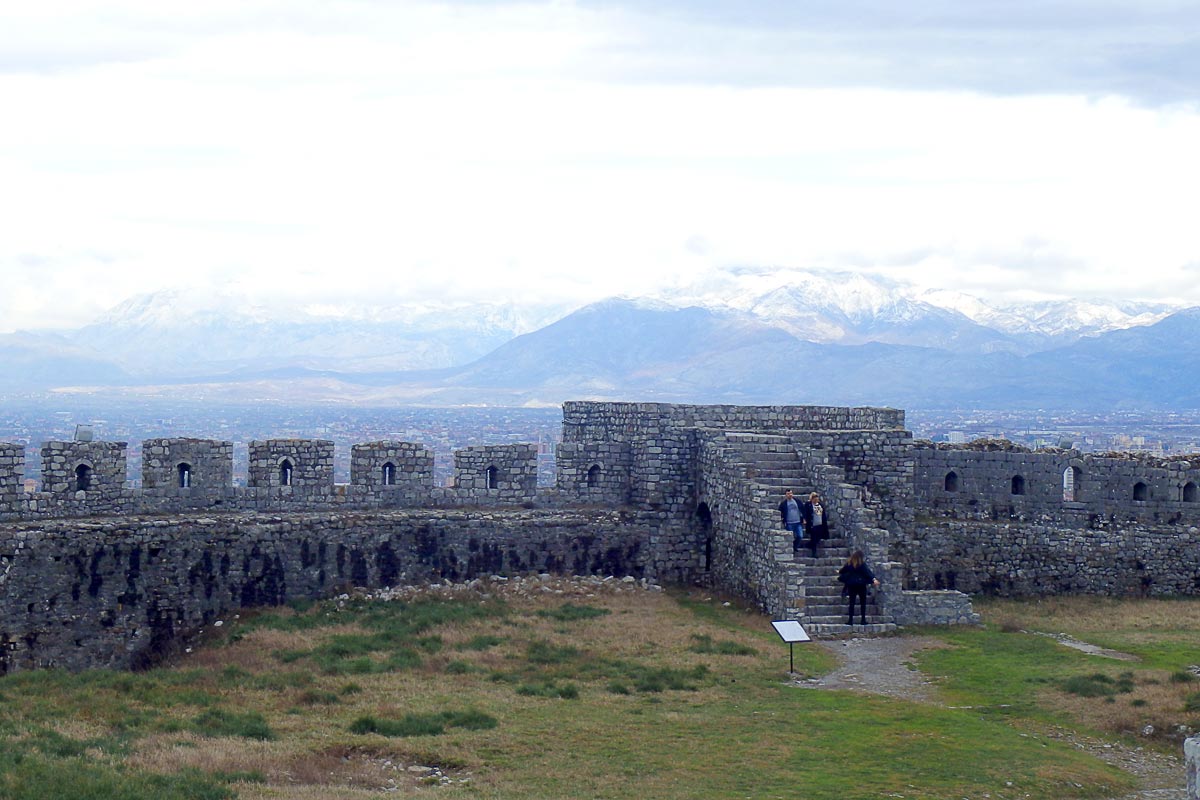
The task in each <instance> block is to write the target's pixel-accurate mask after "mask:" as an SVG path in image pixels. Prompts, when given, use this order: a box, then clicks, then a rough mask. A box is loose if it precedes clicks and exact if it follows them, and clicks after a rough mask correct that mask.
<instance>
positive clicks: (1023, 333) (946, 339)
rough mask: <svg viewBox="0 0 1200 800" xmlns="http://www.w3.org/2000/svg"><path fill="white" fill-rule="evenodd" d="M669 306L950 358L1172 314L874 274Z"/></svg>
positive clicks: (790, 276) (809, 279) (724, 286)
mask: <svg viewBox="0 0 1200 800" xmlns="http://www.w3.org/2000/svg"><path fill="white" fill-rule="evenodd" d="M663 298H664V299H665V300H666V301H667V302H669V303H671V304H672V305H674V306H676V307H685V306H687V305H699V306H702V307H705V308H712V309H720V308H731V309H736V310H739V311H744V312H746V313H748V314H750V315H752V316H754V317H755V318H757V319H759V320H761V321H763V322H766V323H768V324H771V325H775V326H777V327H780V328H782V329H784V330H786V331H788V332H789V333H791V334H793V335H794V336H797V337H799V338H801V339H804V340H805V341H810V342H820V343H825V344H835V343H836V344H861V343H866V342H884V343H889V344H910V345H918V346H926V347H941V348H946V349H950V350H954V351H958V352H995V351H1008V352H1036V351H1039V350H1044V349H1048V348H1051V347H1061V346H1063V345H1066V344H1070V343H1071V342H1073V341H1076V340H1077V339H1079V338H1081V337H1084V336H1094V335H1096V334H1099V333H1104V332H1107V331H1112V330H1122V329H1124V328H1129V327H1134V326H1140V325H1150V324H1152V323H1154V322H1157V321H1159V320H1160V319H1162V318H1164V317H1165V316H1167V315H1168V314H1170V313H1171V312H1172V311H1173V310H1178V309H1176V308H1173V307H1170V306H1166V305H1163V304H1148V303H1115V302H1113V303H1101V302H1097V301H1084V300H1062V301H1055V302H1040V303H1024V304H1018V303H1008V304H1004V305H996V304H989V303H988V302H986V301H984V300H982V299H980V298H978V297H973V296H971V295H968V294H964V293H962V292H955V291H950V290H944V289H936V290H930V289H920V288H918V287H917V286H915V285H911V284H905V283H901V282H898V281H895V280H892V279H890V278H885V277H882V276H877V275H869V274H864V273H852V272H814V271H803V270H788V271H786V272H779V273H775V274H772V275H761V274H754V275H749V276H745V277H739V278H732V277H729V278H726V279H725V281H724V282H722V283H720V284H719V285H713V284H701V285H698V286H691V287H683V288H679V289H675V290H673V291H672V292H670V293H667V294H664V295H663Z"/></svg>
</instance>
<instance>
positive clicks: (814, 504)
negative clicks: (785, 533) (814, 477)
mask: <svg viewBox="0 0 1200 800" xmlns="http://www.w3.org/2000/svg"><path fill="white" fill-rule="evenodd" d="M800 515H801V516H802V517H804V532H805V533H807V534H808V547H809V549H810V550H812V555H813V558H816V557H817V545H818V544H820V543H821V540H822V539H828V538H829V517H828V516H827V515H826V513H825V506H823V505H822V504H821V495H819V494H817V493H816V492H813V493H811V494H810V495H809V496H808V501H807V502H806V503H805V504H804V505H803V506H801V508H800Z"/></svg>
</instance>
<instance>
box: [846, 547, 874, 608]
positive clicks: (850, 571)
mask: <svg viewBox="0 0 1200 800" xmlns="http://www.w3.org/2000/svg"><path fill="white" fill-rule="evenodd" d="M838 580H839V581H841V582H842V583H843V584H844V585H845V587H846V594H847V595H849V597H850V607H849V608H848V609H847V610H846V614H847V619H846V624H847V625H853V624H854V599H855V598H858V602H859V606H858V616H859V619H860V620H861V621H862V624H863V625H866V624H867V586H874V587H876V588H878V587H879V580H878V579H877V578H876V577H875V573H873V572H871V568H870V567H868V566H867V559H866V557H865V556H864V555H863V551H862V550H855V551H854V552H853V553H851V554H850V558H848V559H846V563H845V564H843V565H842V568H841V569H840V570H838Z"/></svg>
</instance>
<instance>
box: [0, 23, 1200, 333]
mask: <svg viewBox="0 0 1200 800" xmlns="http://www.w3.org/2000/svg"><path fill="white" fill-rule="evenodd" d="M0 9H2V10H0V120H2V123H0V276H2V277H3V284H2V285H0V315H2V316H0V330H13V329H15V328H35V327H50V326H67V325H75V324H81V323H83V322H86V321H88V320H89V319H91V318H93V317H94V316H95V315H97V314H98V313H99V312H100V311H102V310H103V309H105V308H107V307H110V306H112V305H114V304H116V303H117V302H119V301H121V300H123V299H125V298H127V297H129V296H131V295H134V294H138V293H143V292H149V291H153V290H156V289H160V288H172V287H202V286H228V287H230V288H232V289H233V290H235V291H238V292H245V293H246V294H248V295H250V296H266V295H271V294H274V295H277V296H281V297H285V298H287V299H289V300H291V301H294V302H297V303H300V304H313V303H321V304H338V303H365V304H370V303H390V302H407V301H413V300H422V299H434V300H459V299H461V300H477V299H531V298H545V299H548V300H555V301H558V300H569V301H580V302H582V301H586V300H591V299H598V298H600V297H605V296H609V295H614V294H630V295H639V294H646V293H651V292H655V291H657V290H659V289H663V288H665V287H670V286H674V285H678V284H682V283H687V282H690V281H691V280H693V279H695V278H702V277H704V276H706V275H709V274H711V273H713V272H719V271H730V270H734V271H740V272H743V273H744V272H753V271H755V270H776V269H780V268H785V269H786V268H799V269H820V270H825V269H828V270H852V271H865V272H872V273H878V274H883V275H887V276H891V277H896V278H901V279H905V280H910V281H915V282H918V283H921V284H927V285H930V286H938V287H944V288H953V289H959V290H962V291H966V292H970V293H973V294H977V295H981V296H983V297H985V298H988V299H992V300H1001V301H1002V300H1004V299H1028V298H1037V297H1062V296H1075V297H1100V298H1119V299H1140V300H1160V301H1179V302H1185V303H1188V304H1200V219H1198V217H1197V214H1198V211H1200V202H1197V193H1198V192H1200V146H1198V143H1200V4H1197V3H1196V2H1191V1H1189V2H1162V1H1156V0H1130V1H1129V2H1126V1H1125V0H1107V1H1106V0H1090V1H1089V2H1013V1H1012V0H1003V1H997V2H990V1H985V2H978V1H974V0H973V1H972V2H962V0H946V1H945V2H926V1H925V0H910V1H909V2H904V3H898V2H894V0H881V1H880V2H836V1H831V2H820V1H814V0H806V1H805V2H795V0H778V1H769V2H753V1H752V0H667V1H666V2H648V1H647V2H584V1H582V0H580V2H548V3H547V2H525V3H509V2H490V1H489V0H464V1H463V2H448V3H433V2H402V1H400V0H395V1H393V0H375V1H373V2H372V1H369V0H359V1H357V2H355V1H351V0H347V1H338V2H334V1H328V2H318V1H317V0H205V2H168V1H166V0H93V1H87V0H77V1H71V0H61V1H60V0H42V1H41V2H28V3H16V2H11V3H4V4H3V5H2V6H0Z"/></svg>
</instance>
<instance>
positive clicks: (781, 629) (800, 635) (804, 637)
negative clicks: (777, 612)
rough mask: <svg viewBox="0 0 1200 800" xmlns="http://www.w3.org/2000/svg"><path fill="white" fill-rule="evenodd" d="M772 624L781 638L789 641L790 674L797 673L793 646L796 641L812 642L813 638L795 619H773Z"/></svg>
mask: <svg viewBox="0 0 1200 800" xmlns="http://www.w3.org/2000/svg"><path fill="white" fill-rule="evenodd" d="M771 626H772V627H773V628H775V632H776V633H778V634H779V638H780V639H783V640H784V641H785V642H787V643H788V674H789V675H794V674H795V673H796V657H795V653H794V651H793V650H792V647H793V646H794V645H795V644H796V642H811V641H812V639H811V638H809V635H808V632H807V631H805V630H804V626H803V625H801V624H800V623H799V622H797V621H796V620H794V619H777V620H773V621H772V622H771Z"/></svg>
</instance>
